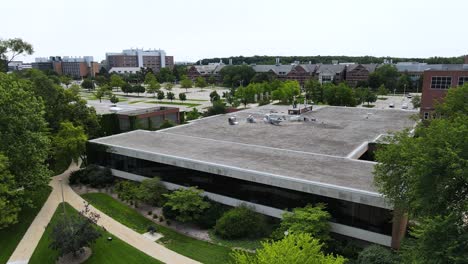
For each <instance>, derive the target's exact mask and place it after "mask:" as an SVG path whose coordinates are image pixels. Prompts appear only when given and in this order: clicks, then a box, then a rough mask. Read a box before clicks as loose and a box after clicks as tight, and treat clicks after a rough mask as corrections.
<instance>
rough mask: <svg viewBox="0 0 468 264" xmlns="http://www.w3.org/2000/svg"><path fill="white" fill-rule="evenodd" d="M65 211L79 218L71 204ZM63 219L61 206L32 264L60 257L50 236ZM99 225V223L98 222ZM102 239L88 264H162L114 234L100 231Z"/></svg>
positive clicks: (93, 248)
mask: <svg viewBox="0 0 468 264" xmlns="http://www.w3.org/2000/svg"><path fill="white" fill-rule="evenodd" d="M65 211H66V213H67V216H68V217H70V216H71V215H73V216H77V215H78V212H77V211H76V210H75V209H74V208H72V207H71V206H70V205H69V204H67V203H66V204H65ZM61 217H63V207H62V204H60V205H59V206H58V207H57V209H56V210H55V214H54V216H53V217H52V220H51V222H50V224H49V225H48V226H47V228H46V231H45V233H44V235H43V236H42V238H41V240H40V241H39V244H38V245H37V247H36V249H35V250H34V253H33V255H32V257H31V259H30V260H29V263H30V264H35V263H37V264H46V263H51V264H52V263H55V260H56V259H57V257H58V252H57V251H55V250H52V249H51V248H49V244H50V235H51V232H52V227H53V226H54V225H55V223H56V222H57V221H58V219H59V218H61ZM98 224H99V222H98ZM99 232H100V233H101V237H100V238H98V240H96V242H95V243H94V244H93V245H92V246H91V249H92V252H93V253H92V255H91V257H90V258H89V259H88V260H86V262H84V263H87V264H98V263H99V264H105V263H108V264H114V263H115V264H119V263H122V264H127V263H142V264H160V263H162V262H160V261H158V260H157V259H154V258H152V257H150V256H148V255H146V254H145V253H143V252H141V251H139V250H138V249H136V248H134V247H132V246H130V245H129V244H127V243H125V242H123V241H122V240H120V239H119V238H117V237H115V236H113V235H112V234H110V233H108V232H106V231H104V230H102V229H99ZM109 236H111V237H112V241H107V237H109Z"/></svg>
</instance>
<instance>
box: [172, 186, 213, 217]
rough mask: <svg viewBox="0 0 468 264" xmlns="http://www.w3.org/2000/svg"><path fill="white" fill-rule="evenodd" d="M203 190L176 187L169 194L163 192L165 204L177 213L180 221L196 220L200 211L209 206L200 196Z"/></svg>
mask: <svg viewBox="0 0 468 264" xmlns="http://www.w3.org/2000/svg"><path fill="white" fill-rule="evenodd" d="M202 192H203V190H199V189H197V188H196V187H190V188H187V189H178V190H176V191H174V192H172V193H169V194H163V196H164V197H166V198H167V202H166V203H165V206H168V207H169V208H171V210H173V211H175V212H176V213H177V216H176V219H177V220H179V221H181V222H191V221H194V220H196V219H197V218H198V217H199V216H200V214H201V213H203V211H204V210H205V209H207V208H209V207H210V203H208V202H207V201H205V200H204V199H203V197H202V196H201V194H202Z"/></svg>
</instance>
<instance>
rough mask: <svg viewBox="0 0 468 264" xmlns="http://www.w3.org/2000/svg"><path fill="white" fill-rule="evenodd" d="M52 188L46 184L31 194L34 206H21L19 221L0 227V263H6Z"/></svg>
mask: <svg viewBox="0 0 468 264" xmlns="http://www.w3.org/2000/svg"><path fill="white" fill-rule="evenodd" d="M51 191H52V189H51V188H50V187H49V186H47V187H44V188H42V189H40V190H38V191H37V192H34V193H32V194H31V196H32V198H31V199H32V201H33V205H34V207H27V206H26V207H23V209H22V210H21V212H20V214H19V216H18V219H19V222H18V223H16V224H14V225H11V226H9V227H7V228H4V229H0V263H6V262H7V261H8V259H9V258H10V256H11V254H13V251H15V248H16V246H17V245H18V243H19V242H20V241H21V238H23V235H24V234H25V233H26V231H27V230H28V227H29V226H30V225H31V223H32V221H33V220H34V218H35V217H36V215H37V214H38V213H39V211H40V210H41V208H42V206H43V205H44V203H45V201H46V200H47V198H48V197H49V195H50V192H51Z"/></svg>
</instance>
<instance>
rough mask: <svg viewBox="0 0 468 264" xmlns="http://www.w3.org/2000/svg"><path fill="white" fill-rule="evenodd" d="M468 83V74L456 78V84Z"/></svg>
mask: <svg viewBox="0 0 468 264" xmlns="http://www.w3.org/2000/svg"><path fill="white" fill-rule="evenodd" d="M465 83H468V76H461V77H459V78H458V86H462V85H463V84H465Z"/></svg>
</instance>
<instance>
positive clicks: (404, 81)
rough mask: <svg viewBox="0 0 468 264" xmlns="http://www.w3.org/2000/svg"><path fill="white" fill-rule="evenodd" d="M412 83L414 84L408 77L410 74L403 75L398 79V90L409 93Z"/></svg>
mask: <svg viewBox="0 0 468 264" xmlns="http://www.w3.org/2000/svg"><path fill="white" fill-rule="evenodd" d="M412 83H413V82H412V81H411V78H410V77H409V76H408V74H402V75H401V76H400V78H398V82H397V87H398V90H400V91H402V92H403V91H406V92H408V91H409V90H411V88H412Z"/></svg>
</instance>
